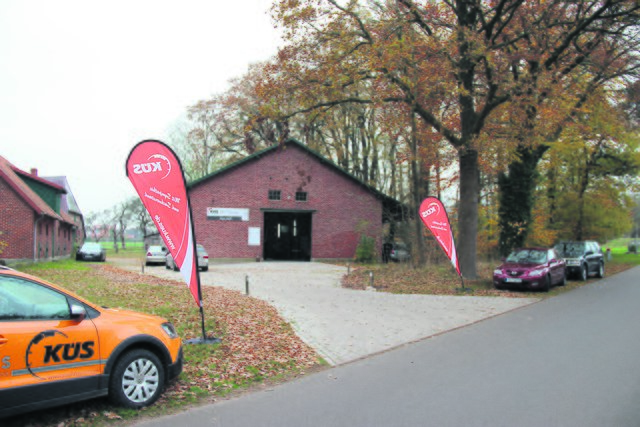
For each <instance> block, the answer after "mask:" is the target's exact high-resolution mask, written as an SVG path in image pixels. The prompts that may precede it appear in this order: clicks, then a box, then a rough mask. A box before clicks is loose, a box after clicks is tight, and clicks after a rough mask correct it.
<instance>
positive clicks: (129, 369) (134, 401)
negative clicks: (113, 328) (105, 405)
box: [109, 349, 165, 409]
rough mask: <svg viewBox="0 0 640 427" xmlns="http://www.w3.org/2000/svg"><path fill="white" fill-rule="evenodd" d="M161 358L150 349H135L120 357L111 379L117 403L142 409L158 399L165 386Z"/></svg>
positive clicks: (111, 390) (112, 391) (114, 400)
mask: <svg viewBox="0 0 640 427" xmlns="http://www.w3.org/2000/svg"><path fill="white" fill-rule="evenodd" d="M164 378H165V372H164V367H163V366H162V363H161V362H160V359H158V357H157V356H156V355H155V354H153V353H152V352H150V351H148V350H142V349H139V350H132V351H130V352H128V353H126V354H124V355H123V356H122V357H121V358H120V360H118V362H117V364H116V366H115V368H114V370H113V372H112V375H111V378H110V380H109V398H110V399H111V400H112V401H113V402H114V403H115V404H117V405H119V406H124V407H126V408H132V409H138V408H142V407H145V406H148V405H151V404H152V403H154V402H155V401H156V400H158V398H159V397H160V394H161V393H162V389H163V388H164Z"/></svg>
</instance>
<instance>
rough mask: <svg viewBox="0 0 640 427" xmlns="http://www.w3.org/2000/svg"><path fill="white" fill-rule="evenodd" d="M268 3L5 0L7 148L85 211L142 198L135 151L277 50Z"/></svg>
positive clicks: (1, 94)
mask: <svg viewBox="0 0 640 427" xmlns="http://www.w3.org/2000/svg"><path fill="white" fill-rule="evenodd" d="M271 3H272V0H233V1H222V0H179V1H175V0H173V1H164V0H152V1H149V0H109V1H93V0H73V1H72V0H55V1H52V0H0V156H3V157H5V158H6V159H7V160H8V161H9V162H11V163H13V164H14V165H15V166H17V167H18V168H20V169H23V170H26V171H29V170H30V169H31V168H37V169H38V172H39V175H40V176H59V175H65V176H67V178H68V181H69V183H70V185H71V189H72V191H73V194H74V196H75V198H76V200H77V202H78V205H79V206H80V209H81V210H82V211H83V213H84V214H85V215H88V214H89V213H91V212H98V211H101V210H104V209H107V208H110V207H112V206H114V205H115V204H117V203H119V202H121V201H123V200H125V199H127V198H129V197H133V196H135V192H134V190H133V187H132V186H131V183H130V182H129V180H128V179H127V178H126V175H125V161H126V158H127V155H128V154H129V151H130V150H131V148H132V147H133V146H134V145H135V144H136V143H137V142H139V141H141V140H144V139H150V138H153V139H161V140H166V139H167V135H168V134H169V133H170V131H171V128H172V126H175V124H176V123H177V121H178V120H179V119H180V118H181V116H183V115H184V113H185V110H186V108H187V107H188V106H190V105H192V104H194V103H195V102H197V101H198V100H201V99H207V98H209V97H210V96H211V95H213V94H215V93H219V92H223V91H225V90H226V89H227V88H228V81H229V79H231V78H233V77H239V76H241V75H243V74H244V73H245V72H246V71H247V68H248V66H249V64H251V63H254V62H258V61H262V60H265V59H267V58H269V57H271V56H273V55H274V54H275V53H276V51H277V47H278V46H279V44H280V39H279V37H278V35H277V31H276V30H275V29H274V28H273V24H272V21H271V19H270V17H269V14H268V9H269V8H270V6H271Z"/></svg>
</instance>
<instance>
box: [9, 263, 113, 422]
mask: <svg viewBox="0 0 640 427" xmlns="http://www.w3.org/2000/svg"><path fill="white" fill-rule="evenodd" d="M74 303H75V304H79V302H78V301H75V300H74V299H71V297H69V296H68V295H66V294H64V293H62V292H59V291H58V290H56V289H53V288H50V287H48V286H46V285H44V284H42V283H37V282H33V281H30V280H27V279H25V278H22V277H16V276H8V275H1V276H0V413H2V412H3V410H6V409H7V408H11V407H17V406H21V405H25V404H29V405H31V404H37V403H38V402H44V401H47V400H56V399H65V398H68V397H69V396H73V395H76V394H77V395H80V394H83V393H92V392H94V391H95V390H97V389H98V387H99V380H100V374H101V371H102V364H101V361H100V356H99V355H100V352H99V348H98V345H99V341H98V334H97V332H96V328H95V326H94V324H93V322H92V321H91V319H89V318H87V317H85V316H84V315H83V314H82V313H86V311H84V308H83V309H82V310H80V309H79V305H75V304H74ZM74 305H75V307H73V306H74ZM72 307H73V312H72Z"/></svg>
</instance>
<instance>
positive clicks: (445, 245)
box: [419, 197, 460, 276]
mask: <svg viewBox="0 0 640 427" xmlns="http://www.w3.org/2000/svg"><path fill="white" fill-rule="evenodd" d="M419 215H420V219H421V220H422V222H423V223H424V225H425V226H426V227H427V228H428V229H429V230H430V231H431V233H433V235H434V236H435V238H436V240H437V241H438V243H439V244H440V246H441V247H442V249H443V250H444V252H445V253H446V254H447V256H448V257H449V259H450V260H451V264H453V266H454V267H455V269H456V271H457V272H458V276H460V265H459V263H458V254H457V252H456V245H455V243H454V241H453V232H452V231H451V224H450V223H449V216H448V215H447V210H446V209H445V208H444V205H443V204H442V202H441V201H440V199H438V198H437V197H427V198H426V199H424V200H423V201H422V203H421V204H420V210H419Z"/></svg>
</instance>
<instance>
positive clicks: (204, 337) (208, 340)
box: [178, 160, 220, 344]
mask: <svg viewBox="0 0 640 427" xmlns="http://www.w3.org/2000/svg"><path fill="white" fill-rule="evenodd" d="M178 161H179V160H178ZM180 169H182V167H181V168H180ZM182 176H183V177H184V172H183V173H182ZM187 203H188V205H189V222H190V223H191V224H190V225H191V235H192V236H193V262H194V265H195V266H196V283H197V284H198V305H199V306H200V323H201V326H202V338H193V339H190V340H187V341H186V343H187V344H218V343H219V342H220V338H216V337H215V336H211V337H210V338H209V337H207V333H206V331H205V326H204V304H203V303H202V286H201V283H200V268H199V267H198V244H197V243H198V242H197V239H196V230H195V226H194V225H193V212H192V210H191V197H190V196H189V191H187Z"/></svg>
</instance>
